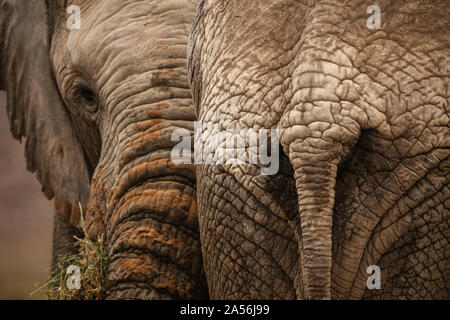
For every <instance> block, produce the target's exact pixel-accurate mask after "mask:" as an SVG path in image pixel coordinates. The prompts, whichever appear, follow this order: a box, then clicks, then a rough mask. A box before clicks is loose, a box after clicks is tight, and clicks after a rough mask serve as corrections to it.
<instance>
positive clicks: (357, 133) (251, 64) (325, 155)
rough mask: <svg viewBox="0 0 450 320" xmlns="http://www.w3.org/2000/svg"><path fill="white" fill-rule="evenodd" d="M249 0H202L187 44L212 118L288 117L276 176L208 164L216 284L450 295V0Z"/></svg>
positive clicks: (232, 292)
mask: <svg viewBox="0 0 450 320" xmlns="http://www.w3.org/2000/svg"><path fill="white" fill-rule="evenodd" d="M248 2H250V1H240V0H227V1H225V0H203V1H200V4H199V6H198V9H197V15H196V18H195V20H194V24H193V29H192V33H191V37H190V43H189V53H188V59H189V67H188V77H189V81H190V87H191V91H192V94H193V98H194V104H195V106H196V108H197V112H198V116H199V118H200V120H202V121H204V122H212V123H215V124H220V125H221V126H222V127H223V128H226V129H231V130H236V129H245V128H254V129H258V128H278V129H279V131H280V144H281V148H280V153H281V159H280V170H279V172H278V174H277V175H275V176H262V175H258V174H257V173H256V172H257V171H256V170H254V169H255V168H253V169H252V167H249V166H242V165H228V166H215V165H207V164H202V165H201V166H199V169H198V171H197V183H198V186H197V188H198V189H197V193H198V207H199V224H200V235H201V243H202V252H203V259H204V264H205V271H206V277H207V281H208V286H209V292H210V296H211V298H214V299H222V298H223V299H330V298H332V299H361V298H364V299H448V298H450V295H449V287H450V268H449V256H450V246H449V238H450V229H449V224H450V215H449V208H450V191H449V166H450V160H449V154H450V152H449V147H450V139H449V136H450V135H449V133H450V132H449V111H450V86H449V83H450V81H449V80H450V23H449V19H448V17H449V15H450V5H449V2H448V1H446V0H437V1H431V0H425V1H419V0H412V1H411V0H408V1H406V0H405V1H398V0H396V1H388V0H382V1H377V4H378V5H379V6H380V8H381V13H382V29H380V30H370V29H368V28H367V26H366V21H367V19H368V18H369V14H367V7H368V6H369V5H372V4H373V3H372V1H353V0H347V1H342V0H329V1H313V0H311V1H306V0H304V1H297V0H296V1H294V0H277V1H275V0H261V1H251V5H249V3H248ZM370 265H378V266H379V267H380V269H381V289H380V290H368V289H367V288H366V280H367V278H368V277H369V274H367V272H366V269H367V267H368V266H370Z"/></svg>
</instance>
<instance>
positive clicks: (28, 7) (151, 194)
mask: <svg viewBox="0 0 450 320" xmlns="http://www.w3.org/2000/svg"><path fill="white" fill-rule="evenodd" d="M69 4H70V5H71V7H72V8H75V9H76V10H79V11H77V12H78V13H79V14H80V15H79V17H76V18H79V20H77V22H80V24H79V26H78V27H75V28H72V27H73V26H72V27H71V26H70V24H69V23H67V22H68V21H67V18H70V16H69V15H68V14H67V11H66V10H67V9H68V7H69ZM195 4H196V1H189V0H181V1H178V0H166V1H123V0H95V1H84V0H74V1H59V0H54V1H53V0H48V1H44V0H36V1H25V0H22V1H19V0H17V1H13V0H1V1H0V89H2V90H6V91H7V108H8V115H9V118H10V122H11V131H12V133H13V135H14V137H15V138H17V139H21V138H26V146H25V149H26V158H27V163H28V169H29V170H31V171H35V172H36V173H37V177H38V179H39V181H40V182H41V184H42V190H43V192H44V193H45V195H46V196H47V197H48V198H55V205H56V207H57V209H58V210H59V211H60V212H62V213H63V214H64V215H65V216H66V217H68V218H69V219H70V221H71V222H72V224H74V225H77V224H78V220H79V215H80V211H79V210H78V204H79V203H80V204H81V206H82V207H83V208H84V210H83V212H84V215H85V221H86V228H87V232H88V234H89V236H90V237H93V238H94V237H96V236H98V235H100V234H103V233H105V234H106V240H105V241H106V244H107V250H108V262H109V267H108V279H107V280H108V298H134V299H138V298H139V299H161V298H164V299H171V298H185V299H188V298H204V297H205V296H206V295H207V293H206V290H205V282H204V280H203V276H202V274H203V272H202V268H203V267H202V259H201V252H200V244H199V236H198V223H197V209H196V193H195V192H196V191H195V170H194V167H192V166H189V165H175V164H174V163H173V162H172V161H171V159H170V150H171V148H172V146H173V145H174V144H175V143H176V142H172V141H171V133H172V132H173V131H174V130H176V129H177V128H184V129H188V130H192V129H193V120H195V113H194V110H193V106H192V102H191V95H190V91H189V87H188V82H187V79H186V46H187V39H188V31H189V28H190V24H191V20H192V18H193V15H194V12H195ZM73 6H76V7H73ZM68 12H69V13H74V12H75V11H70V10H69V11H68ZM75 13H76V12H75Z"/></svg>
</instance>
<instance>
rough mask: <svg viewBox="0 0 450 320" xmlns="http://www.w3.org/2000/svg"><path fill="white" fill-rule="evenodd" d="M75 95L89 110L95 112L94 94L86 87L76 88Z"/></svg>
mask: <svg viewBox="0 0 450 320" xmlns="http://www.w3.org/2000/svg"><path fill="white" fill-rule="evenodd" d="M76 95H77V97H78V98H79V99H80V102H81V103H82V104H83V106H84V107H85V108H86V109H87V110H88V111H89V112H93V113H94V112H97V109H98V101H97V97H96V95H95V94H94V93H93V92H92V91H91V90H90V89H88V88H86V87H78V88H76Z"/></svg>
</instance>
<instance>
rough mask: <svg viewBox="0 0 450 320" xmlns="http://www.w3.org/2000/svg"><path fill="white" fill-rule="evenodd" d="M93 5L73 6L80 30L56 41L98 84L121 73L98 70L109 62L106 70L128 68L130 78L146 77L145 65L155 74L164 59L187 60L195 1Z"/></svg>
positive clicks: (110, 0) (111, 1)
mask: <svg viewBox="0 0 450 320" xmlns="http://www.w3.org/2000/svg"><path fill="white" fill-rule="evenodd" d="M90 3H92V4H90V5H89V6H88V5H84V2H83V1H81V2H80V3H78V2H77V1H74V4H76V5H78V4H79V5H80V13H81V17H80V18H81V19H80V29H74V30H70V31H68V30H65V31H64V32H65V33H66V34H65V35H64V34H63V35H62V36H61V37H60V38H59V39H58V41H60V42H61V43H64V44H61V47H63V48H62V50H63V52H65V53H64V54H65V56H66V63H69V64H72V66H73V68H75V69H77V70H79V71H81V72H83V74H85V75H86V74H87V75H90V76H91V77H92V78H93V80H94V81H98V80H99V78H101V77H103V76H105V72H115V71H117V70H112V68H103V69H102V68H99V66H101V65H104V64H105V61H108V62H109V63H108V65H113V64H114V63H117V64H121V65H125V64H126V65H127V70H129V71H128V73H129V74H135V73H138V72H139V71H142V65H145V67H151V65H152V66H153V67H154V68H155V69H156V68H158V67H160V66H161V65H163V64H164V63H166V64H167V62H165V61H161V59H163V58H166V59H167V58H171V57H173V58H174V59H176V58H179V59H185V55H186V52H185V51H186V49H185V46H186V42H187V30H188V27H189V24H190V23H191V20H192V17H193V14H194V8H195V4H194V3H193V2H192V1H187V0H186V1H175V0H168V1H150V2H142V1H135V0H134V1H131V0H129V1H119V0H105V1H96V2H90ZM133 66H135V69H133ZM105 67H107V66H105ZM94 72H97V74H93V73H94ZM110 76H111V74H108V75H106V77H103V78H106V79H107V78H109V77H110Z"/></svg>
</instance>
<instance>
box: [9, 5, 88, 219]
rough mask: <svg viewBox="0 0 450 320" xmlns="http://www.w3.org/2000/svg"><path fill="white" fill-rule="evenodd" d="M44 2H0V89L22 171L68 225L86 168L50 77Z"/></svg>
mask: <svg viewBox="0 0 450 320" xmlns="http://www.w3.org/2000/svg"><path fill="white" fill-rule="evenodd" d="M48 30H49V29H48V24H47V6H46V4H45V0H33V1H29V0H16V1H14V0H0V89H1V90H6V92H7V111H8V117H9V120H10V127H11V132H12V134H13V136H14V138H16V139H18V140H21V139H22V138H23V137H25V138H26V144H25V155H26V159H27V169H28V170H29V171H31V172H36V173H37V178H38V179H39V181H40V182H41V185H42V191H43V192H44V193H45V195H46V196H47V197H48V198H49V199H52V198H55V206H56V207H57V209H58V210H59V211H60V212H62V213H63V215H65V216H66V217H68V218H70V221H71V223H72V224H74V225H77V224H78V219H79V214H80V212H79V210H78V204H79V202H80V203H81V204H82V206H83V207H85V206H86V203H87V199H88V195H89V184H90V183H89V180H90V179H89V171H88V166H87V164H86V161H85V157H84V154H83V149H82V147H81V145H80V143H79V140H78V138H77V137H76V134H75V132H74V130H73V127H72V124H71V119H70V116H69V114H68V112H67V111H66V109H65V106H64V103H63V102H62V99H61V97H60V94H59V91H58V89H57V86H56V82H55V79H54V77H53V73H52V68H51V63H50V55H49V52H50V40H49V39H50V37H49V31H48Z"/></svg>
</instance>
